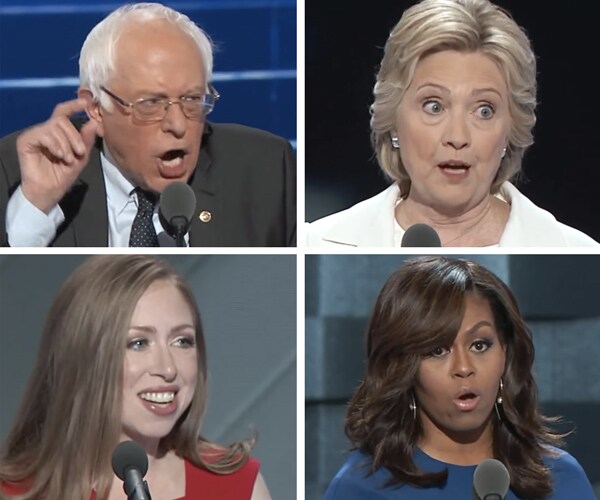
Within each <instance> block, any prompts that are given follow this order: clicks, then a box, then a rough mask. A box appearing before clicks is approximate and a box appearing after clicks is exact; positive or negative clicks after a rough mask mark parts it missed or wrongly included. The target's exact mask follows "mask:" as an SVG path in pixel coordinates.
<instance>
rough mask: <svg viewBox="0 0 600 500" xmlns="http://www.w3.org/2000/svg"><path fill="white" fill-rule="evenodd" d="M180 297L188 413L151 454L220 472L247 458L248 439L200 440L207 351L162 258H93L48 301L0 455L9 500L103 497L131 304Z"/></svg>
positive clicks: (186, 291)
mask: <svg viewBox="0 0 600 500" xmlns="http://www.w3.org/2000/svg"><path fill="white" fill-rule="evenodd" d="M159 280H162V281H165V280H166V281H169V282H171V283H173V285H175V286H176V287H177V289H178V290H179V291H180V292H181V293H182V295H183V297H184V298H185V300H186V302H187V304H188V305H189V307H190V310H191V311H192V315H193V318H194V323H195V327H196V349H197V359H198V370H197V372H198V374H197V379H196V389H195V392H194V395H193V398H192V402H191V404H190V406H189V407H188V408H187V409H186V410H185V412H184V413H183V414H182V416H181V417H180V419H179V420H178V421H177V423H176V424H175V426H174V428H173V429H172V430H171V432H170V433H169V435H167V436H166V437H164V438H163V439H161V441H160V445H159V448H160V451H161V452H167V451H170V450H173V451H175V453H176V454H177V455H178V456H180V457H184V458H186V459H188V460H190V461H191V462H193V463H194V464H195V465H196V466H198V467H202V468H204V469H206V470H209V471H212V472H215V473H218V474H226V473H229V472H233V471H235V470H237V469H239V468H240V467H241V466H242V465H243V464H244V463H245V462H246V461H247V460H248V457H249V452H250V449H251V448H252V446H253V441H252V440H249V441H239V442H235V443H233V444H231V445H229V446H222V445H217V444H215V443H210V442H208V441H206V440H205V439H203V438H202V437H201V435H200V426H201V422H202V418H203V415H204V411H205V405H206V379H207V367H206V349H205V343H204V335H203V333H202V326H201V322H200V315H199V312H198V308H197V306H196V303H195V300H194V296H193V293H192V291H191V290H190V288H189V286H188V285H187V283H185V281H184V280H183V279H182V278H181V277H180V276H179V275H178V274H177V273H176V272H175V271H174V270H173V269H172V268H171V267H170V266H169V265H168V264H167V263H166V262H165V261H163V260H161V259H158V258H156V257H153V256H145V255H102V256H94V257H91V258H90V259H88V260H87V261H86V262H84V263H83V264H82V265H81V266H79V268H77V269H76V270H75V271H74V272H73V274H72V275H71V276H70V277H69V278H68V279H67V281H66V282H65V283H64V285H63V286H62V288H61V290H60V291H59V293H58V295H57V296H56V298H55V300H54V302H53V304H52V306H51V308H50V311H49V314H48V317H47V320H46V323H45V327H44V332H43V335H42V340H41V344H40V349H39V353H38V358H37V361H36V364H35V368H34V371H33V374H32V376H31V379H30V381H29V385H28V387H27V390H26V392H25V396H24V398H23V402H22V404H21V407H20V409H19V411H18V413H17V415H16V417H15V419H14V424H13V427H12V429H11V430H10V432H9V434H8V437H7V439H6V441H5V443H4V444H3V446H2V449H1V452H0V483H2V482H3V481H4V482H6V483H26V484H27V493H26V494H23V495H20V496H17V497H15V499H39V498H42V497H43V498H45V499H46V500H71V499H72V500H81V499H82V498H89V496H90V493H91V490H92V488H94V489H95V490H96V497H97V498H106V497H107V496H108V493H109V491H110V487H111V485H112V482H113V473H112V470H111V465H110V460H111V456H112V452H113V449H114V447H115V446H116V445H117V444H118V442H119V438H120V435H121V415H122V393H123V391H122V380H123V360H124V356H125V348H126V336H127V331H128V329H129V326H130V323H131V318H132V315H133V312H134V309H135V306H136V304H137V302H138V301H139V299H140V297H141V296H142V294H143V293H144V292H145V291H146V290H147V289H148V287H149V286H150V285H151V284H152V283H154V282H156V281H159Z"/></svg>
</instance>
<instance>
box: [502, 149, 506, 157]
mask: <svg viewBox="0 0 600 500" xmlns="http://www.w3.org/2000/svg"><path fill="white" fill-rule="evenodd" d="M505 156H506V148H504V149H503V150H502V158H504V157H505Z"/></svg>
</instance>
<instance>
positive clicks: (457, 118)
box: [442, 109, 471, 150]
mask: <svg viewBox="0 0 600 500" xmlns="http://www.w3.org/2000/svg"><path fill="white" fill-rule="evenodd" d="M442 142H443V144H444V146H450V147H452V148H454V149H456V150H459V149H463V148H465V147H467V146H469V144H470V143H471V131H470V130H469V124H468V117H467V115H466V113H465V112H464V111H463V110H461V109H454V110H452V111H451V112H449V113H448V120H447V122H446V127H445V128H444V133H443V137H442Z"/></svg>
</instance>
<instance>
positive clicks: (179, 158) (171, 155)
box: [160, 149, 185, 168]
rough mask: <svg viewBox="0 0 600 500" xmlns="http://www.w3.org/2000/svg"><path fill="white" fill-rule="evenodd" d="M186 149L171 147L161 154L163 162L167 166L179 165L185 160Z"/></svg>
mask: <svg viewBox="0 0 600 500" xmlns="http://www.w3.org/2000/svg"><path fill="white" fill-rule="evenodd" d="M184 156H185V151H184V150H183V149H170V150H169V151H167V152H165V153H164V154H162V155H161V156H160V160H161V162H162V164H163V165H164V166H165V167H167V168H173V167H177V166H178V165H180V164H181V163H182V162H183V158H184Z"/></svg>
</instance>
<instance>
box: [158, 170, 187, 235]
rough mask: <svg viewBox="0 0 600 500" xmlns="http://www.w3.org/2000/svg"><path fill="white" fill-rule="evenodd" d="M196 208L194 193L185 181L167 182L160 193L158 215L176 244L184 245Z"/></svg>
mask: <svg viewBox="0 0 600 500" xmlns="http://www.w3.org/2000/svg"><path fill="white" fill-rule="evenodd" d="M195 210H196V195H195V194H194V191H193V190H192V188H191V187H190V186H188V185H187V184H186V183H185V182H173V183H171V184H169V185H168V186H167V187H166V188H165V189H164V191H163V192H162V193H161V195H160V201H159V205H158V216H159V219H160V223H161V224H162V226H163V227H164V228H165V231H166V232H167V233H168V234H169V236H171V237H172V238H175V242H176V246H178V247H184V246H186V245H185V238H184V236H185V233H187V231H188V229H189V228H190V224H191V222H192V217H193V216H194V212H195Z"/></svg>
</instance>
